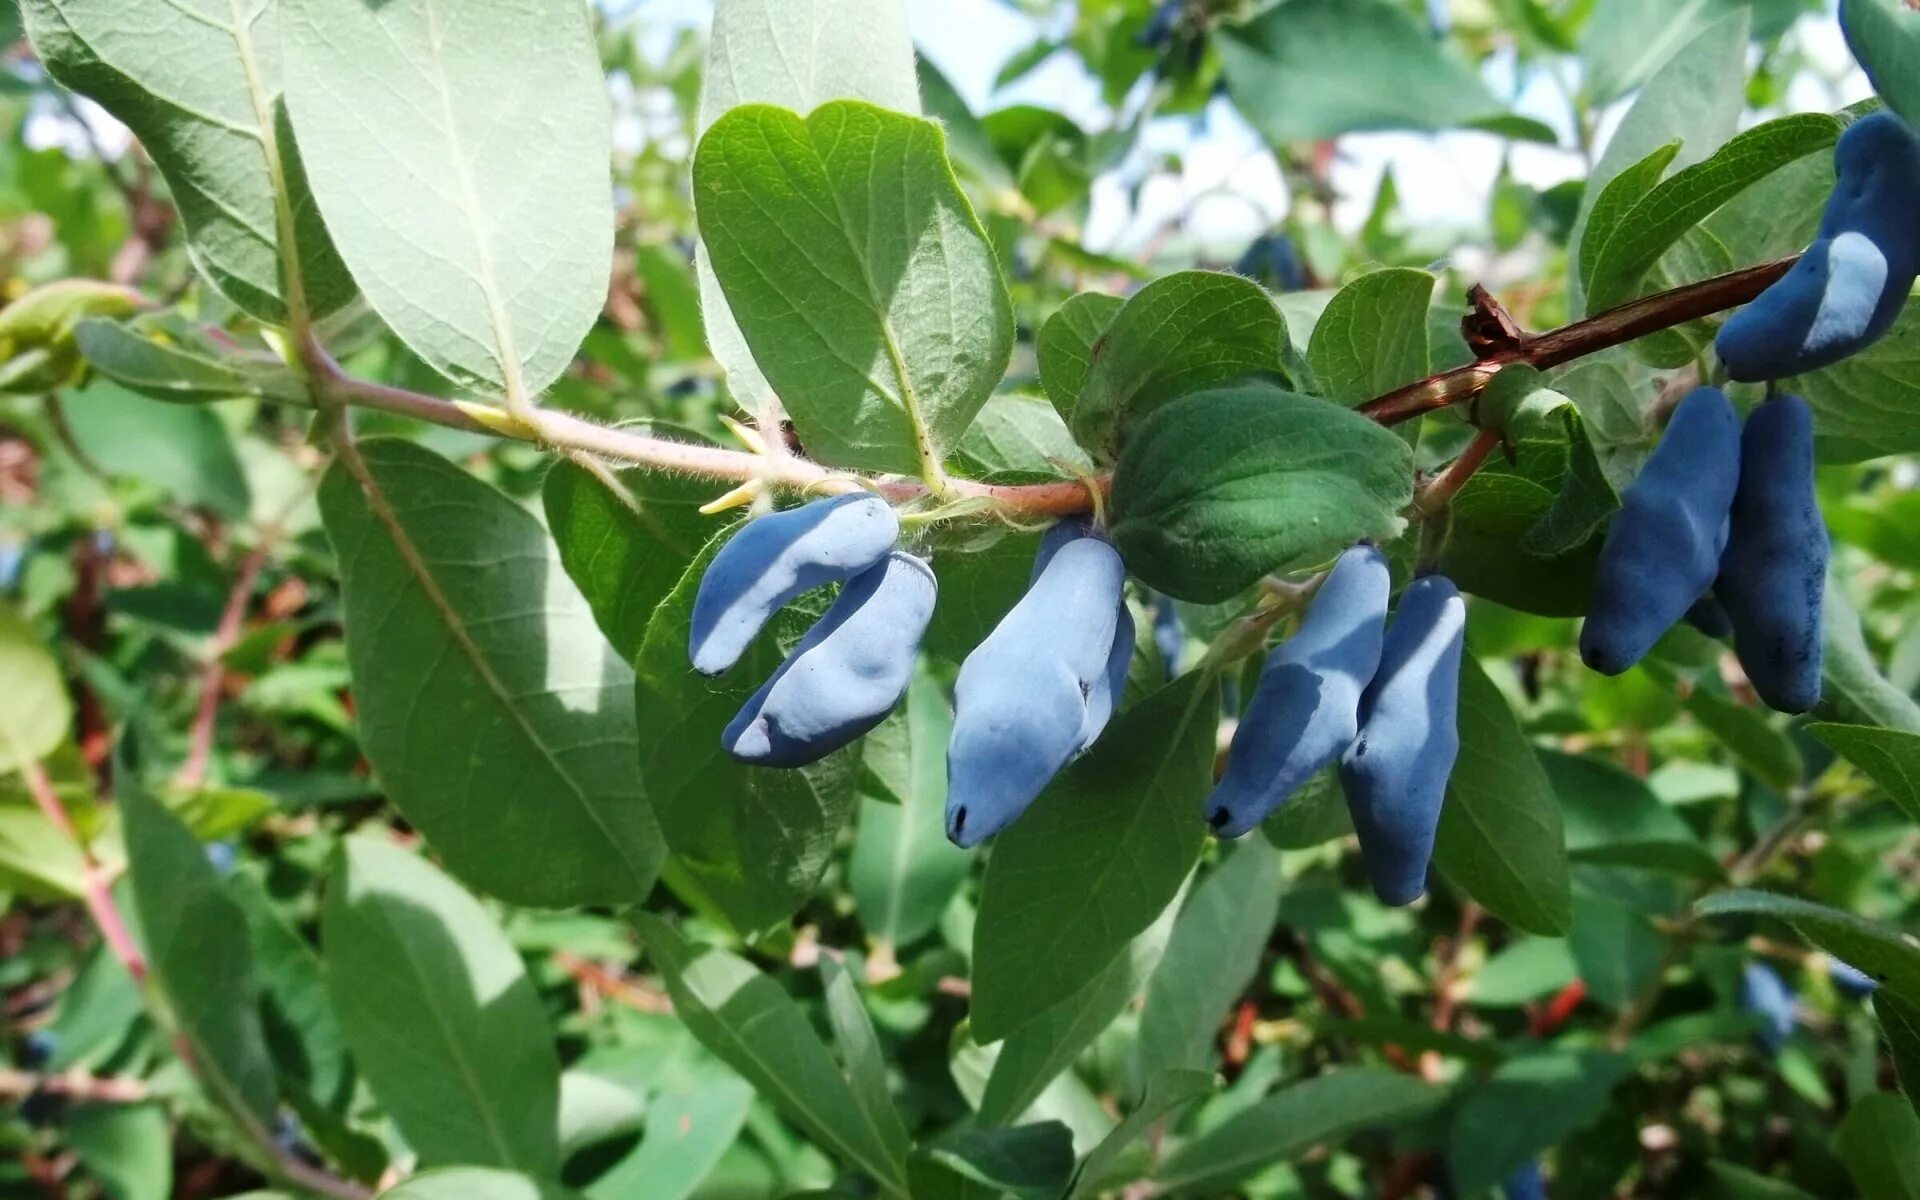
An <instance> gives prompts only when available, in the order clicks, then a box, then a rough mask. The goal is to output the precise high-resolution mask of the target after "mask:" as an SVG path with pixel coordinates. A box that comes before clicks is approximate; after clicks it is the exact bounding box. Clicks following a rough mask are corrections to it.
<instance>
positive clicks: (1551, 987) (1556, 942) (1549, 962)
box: [1466, 937, 1580, 1008]
mask: <svg viewBox="0 0 1920 1200" xmlns="http://www.w3.org/2000/svg"><path fill="white" fill-rule="evenodd" d="M1579 977H1580V968H1579V966H1578V964H1576V963H1575V962H1574V960H1573V948H1572V947H1571V946H1569V945H1568V944H1567V942H1566V940H1565V939H1563V938H1536V937H1529V938H1521V939H1519V940H1517V941H1514V942H1510V943H1508V945H1507V946H1506V947H1505V948H1504V949H1502V950H1501V951H1500V953H1498V954H1496V955H1494V956H1493V957H1492V958H1490V959H1488V960H1487V962H1486V965H1485V966H1483V967H1481V968H1480V969H1479V970H1478V971H1475V972H1474V973H1473V974H1472V975H1471V976H1469V977H1468V979H1467V995H1466V998H1467V1001H1468V1002H1469V1003H1471V1004H1477V1005H1482V1006H1485V1007H1488V1008H1518V1007H1519V1006H1520V1005H1522V1004H1526V1003H1528V1002H1530V1001H1533V1000H1540V999H1544V998H1545V997H1547V996H1551V995H1552V994H1553V993H1555V992H1557V991H1559V990H1560V989H1561V988H1563V987H1565V986H1567V985H1568V984H1569V983H1572V982H1573V981H1574V980H1576V979H1578V978H1579Z"/></svg>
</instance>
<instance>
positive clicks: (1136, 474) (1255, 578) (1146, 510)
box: [1111, 386, 1413, 604]
mask: <svg viewBox="0 0 1920 1200" xmlns="http://www.w3.org/2000/svg"><path fill="white" fill-rule="evenodd" d="M1412 495H1413V462H1412V453H1411V451H1410V450H1409V449H1408V447H1407V444H1406V443H1405V442H1404V441H1402V440H1401V439H1400V438H1399V437H1397V436H1396V435H1394V433H1393V432H1392V431H1390V430H1387V429H1384V428H1382V427H1381V426H1379V425H1376V424H1374V423H1373V422H1372V421H1369V420H1368V419H1366V418H1365V417H1363V416H1361V415H1360V414H1359V413H1356V412H1354V411H1353V410H1351V409H1348V408H1343V407H1341V406H1340V405H1337V404H1334V403H1332V402H1331V401H1327V400H1319V399H1315V398H1313V397H1310V396H1300V395H1295V394H1294V393H1292V392H1284V391H1281V390H1279V389H1277V388H1272V387H1264V386H1250V387H1241V388H1235V389H1231V390H1222V391H1212V392H1202V393H1200V394H1198V395H1194V396H1189V397H1187V398H1186V399H1184V400H1179V401H1176V402H1174V403H1173V404H1169V405H1167V406H1166V407H1164V408H1162V409H1161V410H1160V411H1159V412H1157V413H1155V414H1154V416H1153V418H1152V419H1150V420H1149V421H1147V422H1146V423H1145V424H1144V425H1142V426H1141V428H1140V429H1139V430H1138V431H1136V432H1135V434H1134V435H1133V437H1132V439H1131V440H1130V441H1129V443H1128V445H1127V450H1126V453H1125V454H1123V455H1122V456H1121V458H1120V464H1119V467H1118V469H1117V470H1116V471H1115V473H1114V479H1113V498H1112V507H1111V513H1112V526H1111V532H1112V535H1113V541H1114V545H1115V546H1117V547H1118V548H1119V550H1120V553H1121V556H1122V557H1124V558H1125V559H1126V561H1127V568H1128V569H1129V570H1130V571H1132V572H1133V573H1134V574H1135V575H1138V576H1139V577H1140V578H1141V579H1142V580H1144V581H1145V582H1146V583H1147V584H1148V586H1150V587H1153V588H1155V589H1157V590H1159V591H1162V592H1165V593H1166V594H1168V595H1170V596H1175V597H1178V598H1179V599H1182V600H1191V601H1194V602H1196V603H1202V604H1211V603H1217V602H1219V601H1222V600H1227V599H1230V598H1231V597H1233V596H1234V595H1236V594H1238V593H1239V592H1240V591H1241V590H1243V589H1245V588H1248V587H1251V586H1252V585H1253V584H1255V583H1257V582H1259V580H1260V579H1261V578H1262V577H1263V576H1265V575H1266V574H1268V573H1269V572H1272V571H1279V570H1285V569H1287V568H1289V567H1297V566H1302V565H1306V564H1309V563H1313V562H1320V561H1324V560H1326V559H1327V558H1328V557H1330V556H1331V555H1333V554H1334V553H1336V552H1338V551H1339V550H1341V549H1343V548H1344V547H1347V546H1350V545H1352V544H1353V543H1355V542H1357V541H1361V540H1363V539H1367V538H1376V539H1380V540H1391V538H1392V537H1393V535H1394V534H1395V533H1396V532H1397V531H1398V530H1399V529H1400V527H1401V523H1402V519H1401V516H1400V513H1401V510H1402V509H1404V508H1405V507H1406V506H1407V504H1408V503H1409V502H1410V501H1411V500H1412Z"/></svg>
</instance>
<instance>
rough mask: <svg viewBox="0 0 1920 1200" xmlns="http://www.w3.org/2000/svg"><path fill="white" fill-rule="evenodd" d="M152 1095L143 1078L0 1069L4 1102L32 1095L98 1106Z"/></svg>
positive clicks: (130, 1101)
mask: <svg viewBox="0 0 1920 1200" xmlns="http://www.w3.org/2000/svg"><path fill="white" fill-rule="evenodd" d="M152 1094H153V1093H152V1092H151V1090H150V1089H148V1087H147V1081H146V1080H144V1079H128V1078H125V1077H122V1076H117V1075H91V1074H88V1073H87V1072H85V1071H79V1070H74V1071H63V1072H61V1073H60V1074H58V1075H36V1074H34V1073H33V1072H31V1071H16V1070H13V1069H11V1068H8V1067H0V1099H4V1100H24V1099H26V1098H27V1097H28V1096H32V1095H45V1096H64V1097H66V1098H67V1099H69V1100H82V1101H91V1102H94V1103H99V1104H138V1103H140V1102H141V1101H142V1100H146V1099H149V1098H150V1097H151V1096H152Z"/></svg>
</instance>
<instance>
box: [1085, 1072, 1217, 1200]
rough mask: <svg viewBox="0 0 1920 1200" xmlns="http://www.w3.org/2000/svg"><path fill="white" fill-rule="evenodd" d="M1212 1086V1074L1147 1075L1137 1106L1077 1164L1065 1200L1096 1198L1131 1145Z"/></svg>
mask: <svg viewBox="0 0 1920 1200" xmlns="http://www.w3.org/2000/svg"><path fill="white" fill-rule="evenodd" d="M1214 1083H1215V1079H1214V1075H1213V1072H1211V1071H1185V1070H1179V1069H1168V1070H1165V1071H1159V1072H1156V1073H1154V1074H1152V1075H1149V1076H1147V1079H1146V1086H1145V1087H1144V1088H1143V1089H1142V1092H1141V1098H1140V1103H1139V1104H1138V1105H1137V1106H1135V1108H1134V1110H1133V1111H1132V1112H1130V1113H1128V1114H1127V1119H1126V1120H1124V1121H1122V1122H1120V1124H1119V1125H1117V1126H1115V1127H1114V1130H1113V1132H1112V1133H1110V1134H1108V1135H1107V1136H1106V1137H1105V1138H1103V1139H1101V1141H1100V1144H1099V1145H1098V1146H1096V1147H1094V1150H1093V1153H1091V1154H1089V1155H1087V1158H1086V1161H1085V1162H1083V1163H1081V1164H1080V1169H1079V1171H1078V1172H1076V1173H1075V1175H1074V1179H1073V1188H1072V1190H1071V1191H1069V1192H1068V1193H1067V1200H1090V1198H1091V1197H1093V1196H1096V1195H1099V1194H1100V1193H1101V1191H1102V1184H1103V1183H1104V1182H1105V1180H1106V1178H1107V1176H1108V1174H1109V1173H1110V1172H1111V1171H1112V1170H1113V1168H1114V1167H1115V1165H1116V1164H1117V1163H1118V1162H1119V1159H1120V1156H1121V1155H1122V1154H1124V1153H1126V1151H1127V1150H1128V1148H1129V1147H1131V1146H1132V1145H1133V1143H1135V1142H1137V1141H1139V1140H1140V1139H1141V1138H1143V1137H1145V1136H1146V1134H1147V1131H1148V1130H1149V1129H1150V1128H1152V1126H1153V1124H1154V1123H1155V1122H1157V1121H1159V1120H1161V1119H1162V1118H1166V1117H1170V1116H1171V1115H1172V1114H1173V1113H1175V1112H1178V1111H1179V1110H1180V1109H1183V1108H1185V1107H1186V1106H1187V1105H1189V1104H1192V1103H1193V1102H1194V1101H1196V1100H1198V1099H1200V1097H1202V1096H1204V1095H1206V1094H1207V1093H1208V1092H1211V1091H1212V1090H1213V1088H1214Z"/></svg>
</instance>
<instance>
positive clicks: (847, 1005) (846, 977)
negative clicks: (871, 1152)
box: [820, 959, 912, 1159]
mask: <svg viewBox="0 0 1920 1200" xmlns="http://www.w3.org/2000/svg"><path fill="white" fill-rule="evenodd" d="M820 974H821V977H822V978H823V979H824V980H825V981H826V989H825V990H826V996H827V1018H828V1020H830V1021H831V1022H832V1023H833V1040H834V1044H835V1045H836V1046H838V1047H839V1049H840V1062H841V1064H842V1067H843V1069H844V1071H845V1073H846V1076H847V1082H848V1083H849V1084H851V1085H852V1087H853V1094H854V1098H855V1099H857V1100H858V1101H859V1102H860V1108H861V1110H862V1111H864V1112H865V1113H866V1115H867V1123H868V1125H870V1126H871V1127H872V1128H873V1130H874V1132H875V1133H876V1134H878V1135H879V1137H880V1140H881V1141H883V1142H885V1143H886V1145H887V1152H888V1155H889V1157H890V1158H894V1159H902V1158H905V1157H906V1156H907V1151H908V1149H909V1148H910V1147H911V1145H912V1139H910V1138H909V1137H908V1136H907V1127H906V1125H905V1124H904V1123H903V1122H902V1121H901V1120H900V1110H899V1109H898V1108H896V1107H895V1106H894V1103H893V1090H892V1088H891V1087H890V1086H888V1084H887V1061H886V1055H885V1052H884V1051H882V1050H881V1048H880V1036H879V1034H877V1033H875V1032H874V1029H873V1019H872V1018H871V1017H869V1016H868V1015H867V1009H866V1004H865V1002H864V1001H862V1000H861V999H860V988H859V985H858V984H856V983H855V982H854V981H853V976H852V975H851V974H849V973H848V971H847V969H846V967H845V966H844V965H842V964H841V963H838V962H836V961H834V960H833V959H823V960H822V961H821V964H820Z"/></svg>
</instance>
